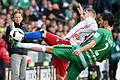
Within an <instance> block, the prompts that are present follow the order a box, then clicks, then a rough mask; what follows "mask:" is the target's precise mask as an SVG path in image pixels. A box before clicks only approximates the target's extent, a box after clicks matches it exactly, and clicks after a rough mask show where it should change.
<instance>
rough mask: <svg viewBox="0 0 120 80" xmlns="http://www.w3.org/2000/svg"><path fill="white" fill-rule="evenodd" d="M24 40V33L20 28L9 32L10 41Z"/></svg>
mask: <svg viewBox="0 0 120 80" xmlns="http://www.w3.org/2000/svg"><path fill="white" fill-rule="evenodd" d="M23 38H24V32H23V31H22V30H21V29H20V28H14V29H13V30H11V31H10V40H12V41H15V42H21V41H22V40H23Z"/></svg>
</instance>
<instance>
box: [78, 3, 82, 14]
mask: <svg viewBox="0 0 120 80" xmlns="http://www.w3.org/2000/svg"><path fill="white" fill-rule="evenodd" d="M78 6H79V7H78V8H77V10H78V12H79V14H81V15H82V14H83V8H82V6H81V4H80V3H79V5H78Z"/></svg>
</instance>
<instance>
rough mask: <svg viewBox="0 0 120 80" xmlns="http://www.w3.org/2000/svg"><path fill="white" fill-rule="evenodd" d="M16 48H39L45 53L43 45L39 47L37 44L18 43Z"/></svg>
mask: <svg viewBox="0 0 120 80" xmlns="http://www.w3.org/2000/svg"><path fill="white" fill-rule="evenodd" d="M17 46H18V47H20V48H26V49H29V48H32V47H39V48H41V49H42V51H43V52H45V50H46V48H45V46H44V45H39V44H34V43H18V44H17Z"/></svg>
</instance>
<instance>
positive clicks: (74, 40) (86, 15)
mask: <svg viewBox="0 0 120 80" xmlns="http://www.w3.org/2000/svg"><path fill="white" fill-rule="evenodd" d="M79 6H80V8H78V11H79V12H80V14H81V18H82V21H81V22H79V23H78V24H77V25H76V26H75V27H74V28H73V29H72V30H71V31H70V32H69V33H68V35H66V36H65V38H64V39H62V38H60V37H58V36H56V35H54V34H51V33H49V32H47V31H45V30H40V31H36V32H28V33H25V34H24V37H25V38H30V39H40V38H44V40H45V41H46V43H47V44H48V45H51V46H53V45H56V44H67V45H78V44H80V43H82V42H84V40H87V39H89V37H90V36H89V35H90V34H92V33H94V32H95V31H96V30H97V27H98V26H97V23H96V21H95V19H94V18H95V17H96V13H95V11H94V10H93V9H91V8H86V9H85V10H84V11H83V10H82V7H81V5H79ZM88 36H89V37H88ZM81 37H83V38H81ZM79 41H81V42H79ZM67 63H68V61H67V60H63V59H60V58H58V57H56V56H54V57H53V65H54V66H55V67H56V75H57V76H56V78H57V79H59V80H64V76H65V73H66V68H67Z"/></svg>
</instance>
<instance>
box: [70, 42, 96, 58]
mask: <svg viewBox="0 0 120 80" xmlns="http://www.w3.org/2000/svg"><path fill="white" fill-rule="evenodd" d="M95 45H96V41H95V40H92V41H91V42H90V43H88V44H87V45H85V46H84V47H82V48H79V49H76V50H74V51H73V53H72V55H74V56H78V55H79V54H80V53H81V52H84V51H87V50H89V49H91V48H93V47H94V46H95Z"/></svg>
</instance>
